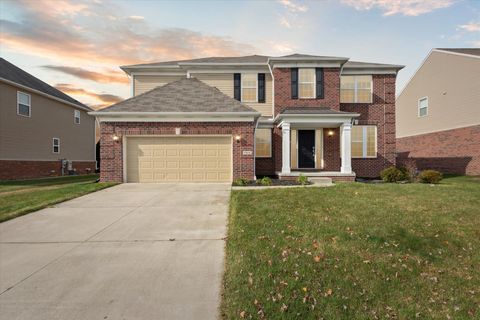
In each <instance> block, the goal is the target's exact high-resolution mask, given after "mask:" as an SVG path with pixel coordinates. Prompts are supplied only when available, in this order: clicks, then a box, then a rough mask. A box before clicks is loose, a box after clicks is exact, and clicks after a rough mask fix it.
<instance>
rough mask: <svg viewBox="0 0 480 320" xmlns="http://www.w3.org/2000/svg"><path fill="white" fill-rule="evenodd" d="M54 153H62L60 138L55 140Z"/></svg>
mask: <svg viewBox="0 0 480 320" xmlns="http://www.w3.org/2000/svg"><path fill="white" fill-rule="evenodd" d="M52 152H53V153H60V139H59V138H53V149H52Z"/></svg>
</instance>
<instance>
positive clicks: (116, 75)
mask: <svg viewBox="0 0 480 320" xmlns="http://www.w3.org/2000/svg"><path fill="white" fill-rule="evenodd" d="M43 68H45V69H49V70H54V71H58V72H62V73H65V74H69V75H72V76H74V77H77V78H80V79H86V80H91V81H95V82H99V83H120V84H128V83H129V80H128V78H127V75H126V74H125V73H123V72H121V71H113V70H103V71H102V72H95V71H90V70H86V69H83V68H77V67H67V66H54V65H46V66H43Z"/></svg>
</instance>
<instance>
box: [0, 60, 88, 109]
mask: <svg viewBox="0 0 480 320" xmlns="http://www.w3.org/2000/svg"><path fill="white" fill-rule="evenodd" d="M0 78H4V79H6V80H9V81H12V82H14V83H17V84H19V85H22V86H25V87H28V88H31V89H33V90H37V91H40V92H43V93H45V94H48V95H50V96H53V97H56V98H59V99H62V100H65V101H67V102H70V103H73V104H76V105H78V106H79V107H82V108H87V109H90V108H89V107H87V106H86V105H84V104H83V103H81V102H79V101H77V100H75V99H73V98H72V97H70V96H68V95H66V94H65V93H63V92H62V91H60V90H58V89H55V88H54V87H52V86H51V85H49V84H47V83H45V82H43V81H42V80H40V79H38V78H36V77H34V76H32V75H31V74H30V73H28V72H25V71H23V70H22V69H20V68H19V67H17V66H15V65H14V64H12V63H10V62H8V61H7V60H5V59H3V58H0ZM90 110H92V109H90Z"/></svg>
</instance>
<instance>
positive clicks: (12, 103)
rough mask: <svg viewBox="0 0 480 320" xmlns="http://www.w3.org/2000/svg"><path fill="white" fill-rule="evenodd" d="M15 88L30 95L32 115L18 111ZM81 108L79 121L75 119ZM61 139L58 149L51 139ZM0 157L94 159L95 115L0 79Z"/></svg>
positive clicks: (13, 158)
mask: <svg viewBox="0 0 480 320" xmlns="http://www.w3.org/2000/svg"><path fill="white" fill-rule="evenodd" d="M17 91H20V92H25V93H27V94H29V95H30V97H31V115H30V117H24V116H19V115H17ZM74 110H79V111H80V119H81V120H80V124H75V123H74ZM53 138H59V139H60V144H61V147H60V153H53V152H52V139H53ZM0 159H4V160H58V159H68V160H77V161H80V160H82V161H94V160H95V118H94V117H93V116H90V115H88V114H87V112H86V111H84V110H82V109H77V108H75V107H73V106H70V105H68V104H64V103H62V102H59V101H56V100H53V99H50V98H47V97H44V96H41V95H39V94H36V93H34V92H30V91H28V90H24V89H19V88H17V87H15V86H13V85H10V84H6V83H3V82H1V83H0Z"/></svg>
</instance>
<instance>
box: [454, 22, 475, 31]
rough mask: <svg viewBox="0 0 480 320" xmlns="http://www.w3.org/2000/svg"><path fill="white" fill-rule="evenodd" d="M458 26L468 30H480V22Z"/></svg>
mask: <svg viewBox="0 0 480 320" xmlns="http://www.w3.org/2000/svg"><path fill="white" fill-rule="evenodd" d="M458 28H459V29H461V30H465V31H468V32H480V22H469V23H467V24H462V25H460V26H458Z"/></svg>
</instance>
